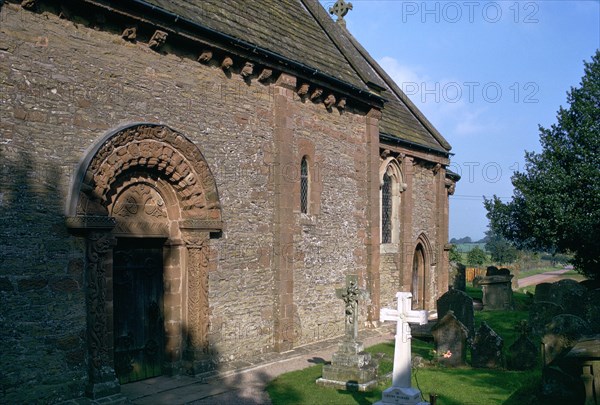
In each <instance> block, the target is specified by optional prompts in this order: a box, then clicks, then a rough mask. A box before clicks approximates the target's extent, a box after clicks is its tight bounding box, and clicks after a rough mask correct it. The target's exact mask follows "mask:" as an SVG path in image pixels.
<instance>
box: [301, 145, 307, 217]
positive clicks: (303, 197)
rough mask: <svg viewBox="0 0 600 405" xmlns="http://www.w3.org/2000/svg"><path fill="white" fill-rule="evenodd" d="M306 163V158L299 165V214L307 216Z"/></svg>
mask: <svg viewBox="0 0 600 405" xmlns="http://www.w3.org/2000/svg"><path fill="white" fill-rule="evenodd" d="M308 192H309V190H308V161H307V160H306V156H304V157H303V158H302V162H301V163H300V212H302V213H303V214H308Z"/></svg>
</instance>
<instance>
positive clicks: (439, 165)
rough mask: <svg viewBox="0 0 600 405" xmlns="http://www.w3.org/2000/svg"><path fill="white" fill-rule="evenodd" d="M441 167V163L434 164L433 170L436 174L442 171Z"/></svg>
mask: <svg viewBox="0 0 600 405" xmlns="http://www.w3.org/2000/svg"><path fill="white" fill-rule="evenodd" d="M441 168H442V165H441V164H440V163H438V164H436V165H435V166H433V169H431V171H432V172H433V174H434V175H435V174H438V172H439V171H440V169H441Z"/></svg>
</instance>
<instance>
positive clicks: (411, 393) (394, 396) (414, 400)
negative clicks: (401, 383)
mask: <svg viewBox="0 0 600 405" xmlns="http://www.w3.org/2000/svg"><path fill="white" fill-rule="evenodd" d="M386 404H394V405H429V402H423V401H421V391H419V390H418V389H416V388H412V387H407V388H399V387H390V388H387V389H386V390H384V391H383V395H382V398H381V401H379V402H376V403H375V405H386Z"/></svg>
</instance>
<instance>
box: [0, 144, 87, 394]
mask: <svg viewBox="0 0 600 405" xmlns="http://www.w3.org/2000/svg"><path fill="white" fill-rule="evenodd" d="M11 146H12V148H14V149H16V148H17V147H16V145H14V144H12V145H11ZM14 149H13V150H14ZM20 149H21V150H19V151H18V152H14V153H13V151H12V150H10V149H8V148H6V146H4V145H3V146H2V149H0V162H1V163H0V223H1V224H2V228H1V230H0V235H1V237H0V341H1V342H2V345H1V347H0V402H3V403H26V402H37V401H39V402H56V401H60V400H62V399H65V398H71V397H73V396H77V395H78V394H79V393H82V392H83V387H84V384H85V377H86V373H85V366H84V363H85V304H84V303H85V301H84V294H83V245H82V244H80V243H78V242H77V241H76V240H74V238H70V237H69V235H68V233H67V230H66V228H65V225H64V216H63V204H64V195H63V190H65V189H66V185H65V184H66V183H68V181H69V179H68V178H65V177H67V176H64V173H63V171H62V170H61V168H60V167H59V166H57V165H53V164H52V163H51V162H50V160H44V161H41V160H37V159H36V158H34V154H33V152H30V151H28V150H26V149H25V147H21V148H20ZM17 150H18V149H17Z"/></svg>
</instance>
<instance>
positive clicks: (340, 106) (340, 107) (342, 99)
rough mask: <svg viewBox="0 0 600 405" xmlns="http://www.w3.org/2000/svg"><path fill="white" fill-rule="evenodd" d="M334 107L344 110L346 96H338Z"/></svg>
mask: <svg viewBox="0 0 600 405" xmlns="http://www.w3.org/2000/svg"><path fill="white" fill-rule="evenodd" d="M336 107H337V108H338V109H340V110H345V109H346V97H342V98H340V101H338V103H337V106H336Z"/></svg>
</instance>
